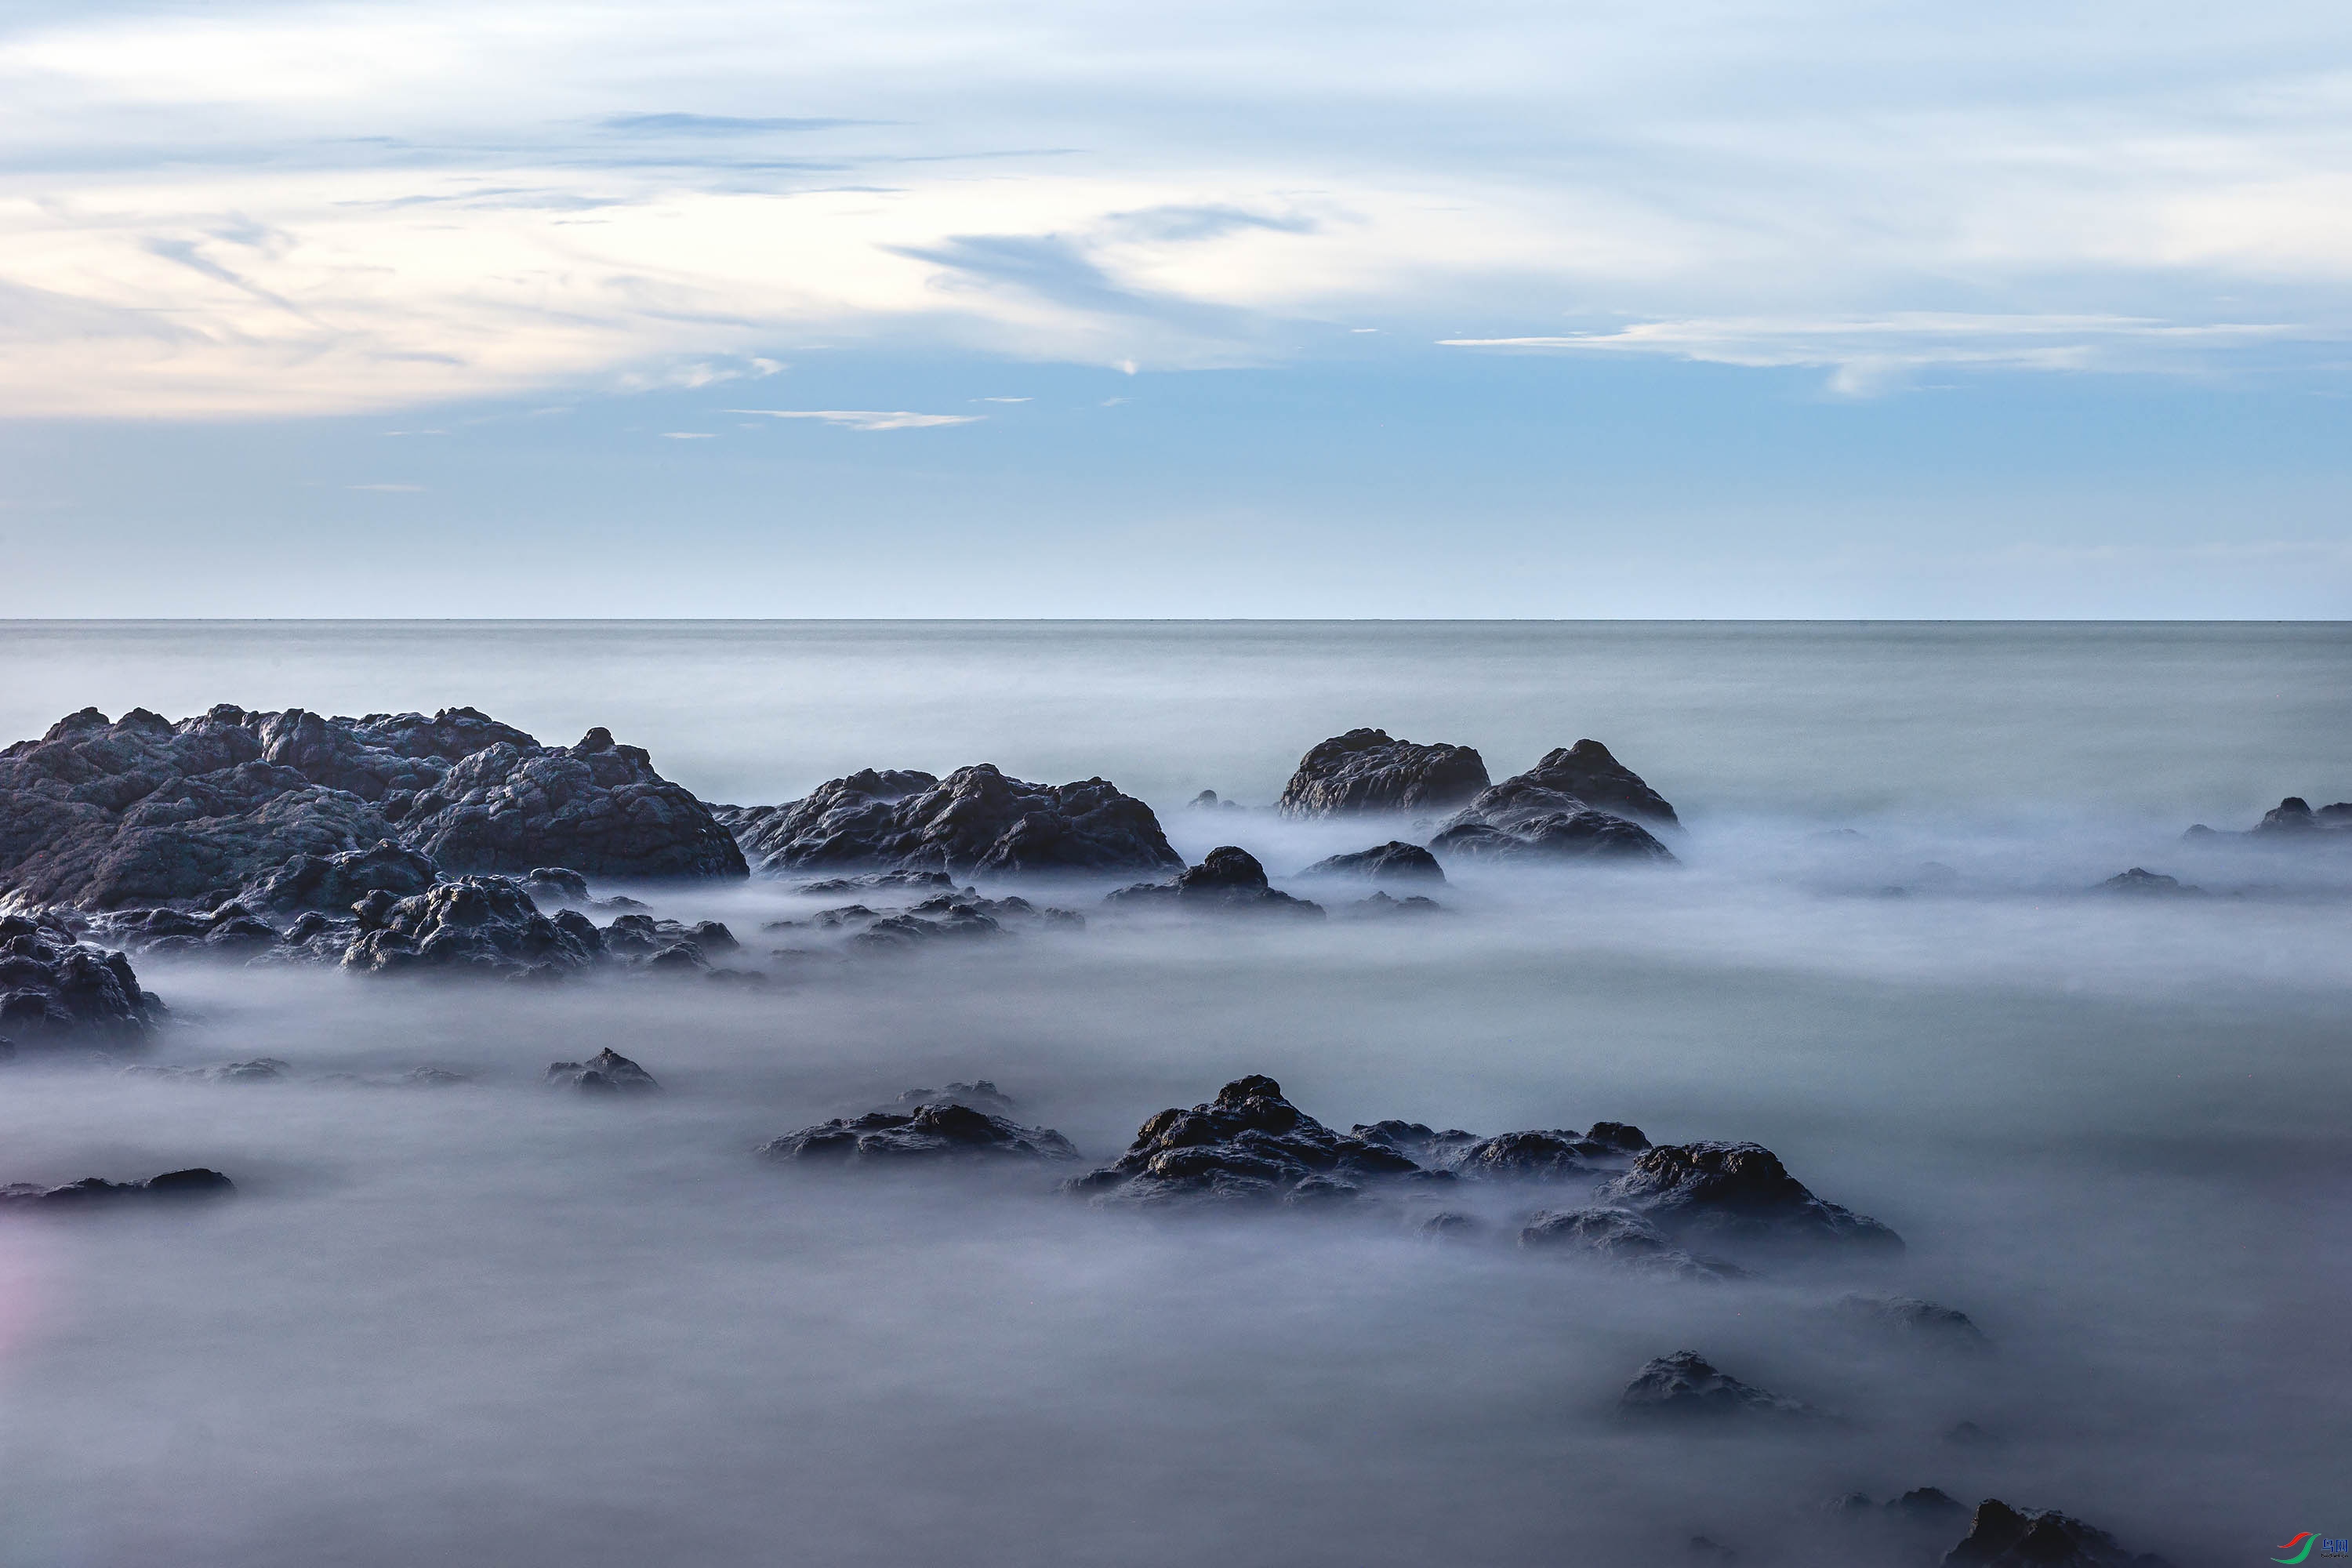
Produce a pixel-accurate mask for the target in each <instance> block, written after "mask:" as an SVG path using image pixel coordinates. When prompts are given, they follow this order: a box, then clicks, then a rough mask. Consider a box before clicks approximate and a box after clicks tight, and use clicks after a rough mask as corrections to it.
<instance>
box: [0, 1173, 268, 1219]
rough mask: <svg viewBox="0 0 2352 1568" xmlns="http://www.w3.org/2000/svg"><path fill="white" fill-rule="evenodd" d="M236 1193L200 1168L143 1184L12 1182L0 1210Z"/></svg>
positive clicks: (1, 1195) (1, 1193)
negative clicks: (59, 1185) (56, 1184)
mask: <svg viewBox="0 0 2352 1568" xmlns="http://www.w3.org/2000/svg"><path fill="white" fill-rule="evenodd" d="M235 1192H236V1184H234V1183H233V1182H231V1181H230V1180H229V1179H228V1178H227V1177H226V1176H224V1175H222V1174H221V1173H219V1172H218V1171H208V1170H205V1169H204V1168H202V1167H201V1166H199V1167H197V1168H195V1169H193V1170H186V1171H166V1172H164V1173H163V1174H162V1175H160V1176H150V1177H148V1178H147V1179H146V1180H145V1181H143V1182H109V1181H105V1180H102V1179H100V1177H97V1176H84V1177H83V1178H82V1179H81V1180H80V1181H79V1182H68V1183H67V1184H65V1185H64V1186H61V1187H44V1186H41V1185H39V1184H37V1183H32V1182H12V1183H10V1184H8V1185H6V1186H5V1187H0V1208H6V1209H27V1210H39V1211H43V1212H47V1211H53V1210H72V1209H85V1208H123V1207H131V1206H134V1205H137V1206H152V1205H158V1204H166V1203H175V1202H183V1201H185V1200H187V1199H190V1198H221V1197H227V1196H228V1195H230V1194H233V1193H235Z"/></svg>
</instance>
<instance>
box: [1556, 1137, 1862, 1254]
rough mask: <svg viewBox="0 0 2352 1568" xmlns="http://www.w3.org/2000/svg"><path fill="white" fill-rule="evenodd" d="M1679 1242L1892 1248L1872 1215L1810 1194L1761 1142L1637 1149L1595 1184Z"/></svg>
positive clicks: (1603, 1195)
mask: <svg viewBox="0 0 2352 1568" xmlns="http://www.w3.org/2000/svg"><path fill="white" fill-rule="evenodd" d="M1599 1197H1600V1200H1601V1202H1602V1203H1603V1204H1607V1205H1614V1206H1617V1207H1622V1208H1628V1209H1632V1210H1633V1211H1634V1212H1635V1213H1637V1214H1639V1215H1642V1216H1643V1218H1645V1219H1647V1220H1649V1221H1650V1222H1651V1223H1652V1224H1653V1225H1655V1226H1657V1227H1658V1228H1659V1229H1660V1230H1662V1231H1664V1233H1665V1234H1667V1235H1668V1236H1670V1237H1675V1239H1676V1240H1677V1241H1678V1242H1682V1243H1684V1244H1685V1245H1688V1244H1692V1243H1695V1242H1705V1243H1706V1244H1707V1245H1709V1246H1718V1247H1720V1246H1738V1247H1795V1248H1819V1247H1838V1248H1851V1249H1853V1250H1857V1251H1861V1252H1884V1253H1891V1252H1898V1251H1900V1250H1901V1249H1902V1247H1903V1241H1902V1238H1901V1237H1898V1236H1896V1235H1895V1232H1894V1231H1892V1230H1891V1229H1889V1228H1888V1227H1886V1226H1884V1225H1881V1224H1880V1223H1879V1222H1878V1221H1876V1220H1874V1219H1871V1218H1869V1217H1868V1216H1866V1215H1858V1214H1855V1213H1854V1212H1853V1210H1851V1209H1847V1208H1843V1207H1841V1206H1840V1205H1836V1204H1832V1203H1828V1202H1825V1201H1823V1200H1822V1199H1821V1198H1818V1197H1815V1196H1814V1195H1813V1194H1812V1193H1811V1190H1809V1189H1808V1188H1807V1187H1806V1186H1805V1184H1803V1183H1801V1182H1800V1181H1798V1180H1797V1179H1796V1178H1795V1177H1794V1176H1791V1175H1790V1174H1789V1172H1788V1169H1787V1167H1785V1166H1783V1165H1782V1164H1781V1163H1780V1156H1778V1155H1776V1154H1774V1153H1773V1152H1772V1151H1770V1150H1769V1149H1767V1148H1765V1147H1764V1146H1763V1145H1762V1144H1760V1143H1726V1142H1694V1143H1679V1144H1664V1145H1661V1146H1659V1147H1656V1148H1653V1149H1647V1150H1644V1151H1643V1152H1641V1153H1640V1154H1639V1155H1637V1156H1636V1157H1635V1158H1634V1161H1633V1168H1632V1169H1631V1170H1629V1171H1627V1172H1626V1173H1624V1174H1623V1175H1622V1176H1619V1177H1618V1178H1616V1179H1615V1180H1614V1181H1612V1182H1610V1183H1608V1184H1605V1185H1603V1186H1602V1187H1601V1189H1600V1193H1599Z"/></svg>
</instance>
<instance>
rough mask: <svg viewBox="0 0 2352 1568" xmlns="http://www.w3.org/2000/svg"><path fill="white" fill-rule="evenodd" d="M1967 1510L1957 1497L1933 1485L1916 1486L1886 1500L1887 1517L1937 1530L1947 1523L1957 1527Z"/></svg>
mask: <svg viewBox="0 0 2352 1568" xmlns="http://www.w3.org/2000/svg"><path fill="white" fill-rule="evenodd" d="M1968 1511H1969V1510H1968V1507H1967V1505H1965V1504H1964V1503H1962V1502H1961V1501H1960V1500H1958V1499H1957V1498H1954V1497H1952V1496H1951V1495H1949V1494H1948V1493H1947V1492H1944V1491H1942V1490H1939V1489H1937V1488H1935V1487H1916V1488H1914V1489H1911V1490H1910V1491H1907V1492H1905V1493H1904V1494H1903V1495H1902V1496H1901V1497H1899V1498H1889V1499H1888V1500H1887V1501H1886V1512H1887V1514H1888V1515H1889V1517H1891V1518H1894V1519H1898V1520H1901V1521H1904V1522H1905V1523H1906V1524H1916V1525H1920V1526H1923V1527H1933V1528H1935V1529H1938V1530H1940V1529H1942V1528H1944V1527H1945V1526H1947V1525H1949V1526H1952V1527H1954V1528H1958V1525H1959V1522H1960V1521H1961V1520H1962V1519H1963V1518H1965V1517H1966V1516H1967V1514H1968Z"/></svg>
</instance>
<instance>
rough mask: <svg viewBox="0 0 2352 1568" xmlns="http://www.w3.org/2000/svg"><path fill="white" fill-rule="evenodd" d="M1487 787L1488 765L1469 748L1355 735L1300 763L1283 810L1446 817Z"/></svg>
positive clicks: (1381, 733) (1374, 733) (1378, 733)
mask: <svg viewBox="0 0 2352 1568" xmlns="http://www.w3.org/2000/svg"><path fill="white" fill-rule="evenodd" d="M1485 788H1486V762H1485V760H1484V759H1482V758H1481V757H1480V756H1479V755H1478V753H1477V752H1475V751H1472V750H1471V749H1470V748H1469V747H1467V746H1449V745H1426V746H1425V745H1419V744H1416V743H1415V742H1412V741H1397V740H1391V738H1390V737H1389V733H1388V731H1385V730H1350V731H1348V732H1347V733H1346V734H1344V735H1334V736H1332V737H1331V738H1330V739H1329V740H1328V741H1325V742H1320V743H1319V744H1318V745H1317V746H1316V747H1315V749H1314V750H1312V751H1310V752H1307V754H1306V755H1305V756H1303V757H1301V758H1300V759H1299V760H1298V771H1297V773H1292V774H1291V775H1290V783H1289V784H1286V785H1284V786H1283V791H1282V798H1281V800H1280V801H1279V802H1277V803H1276V805H1277V809H1279V810H1280V811H1281V812H1282V814H1283V815H1284V816H1344V815H1348V814H1350V813H1355V812H1369V811H1424V812H1426V811H1445V810H1450V809H1451V808H1453V807H1454V806H1457V805H1462V804H1463V803H1464V802H1465V801H1467V800H1469V799H1470V798H1471V797H1472V796H1474V795H1476V794H1477V793H1478V792H1479V791H1480V790H1482V789H1485Z"/></svg>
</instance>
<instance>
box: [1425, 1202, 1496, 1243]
mask: <svg viewBox="0 0 2352 1568" xmlns="http://www.w3.org/2000/svg"><path fill="white" fill-rule="evenodd" d="M1485 1229H1486V1221H1485V1220H1482V1219H1480V1218H1479V1217H1478V1216H1477V1215H1471V1214H1464V1213H1463V1212H1462V1211H1461V1210H1459V1209H1440V1210H1438V1211H1437V1212H1436V1213H1435V1214H1433V1215H1423V1218H1422V1220H1421V1222H1420V1223H1419V1224H1417V1225H1415V1226H1413V1233H1414V1234H1415V1235H1417V1236H1420V1237H1424V1238H1425V1239H1428V1240H1431V1241H1466V1240H1468V1239H1469V1238H1471V1237H1475V1236H1477V1235H1478V1234H1479V1233H1481V1232H1482V1231H1484V1230H1485Z"/></svg>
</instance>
